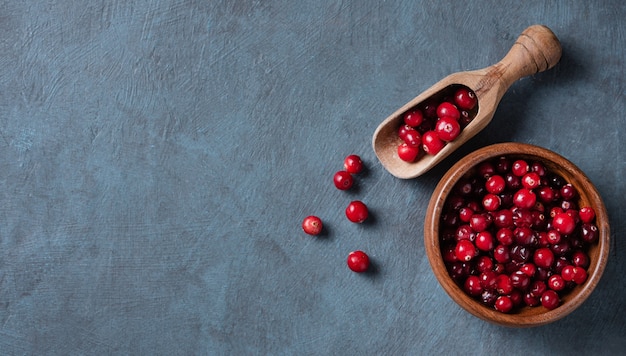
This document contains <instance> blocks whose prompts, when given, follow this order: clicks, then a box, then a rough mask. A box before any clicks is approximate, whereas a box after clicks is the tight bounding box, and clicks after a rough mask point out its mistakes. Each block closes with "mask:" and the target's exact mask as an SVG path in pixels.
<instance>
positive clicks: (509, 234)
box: [496, 227, 515, 246]
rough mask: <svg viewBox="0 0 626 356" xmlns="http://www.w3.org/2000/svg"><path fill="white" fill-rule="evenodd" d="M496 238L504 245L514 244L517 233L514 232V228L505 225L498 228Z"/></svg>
mask: <svg viewBox="0 0 626 356" xmlns="http://www.w3.org/2000/svg"><path fill="white" fill-rule="evenodd" d="M496 239H497V240H498V242H499V243H500V244H502V245H504V246H510V245H512V244H513V241H514V239H515V235H514V234H513V230H511V229H509V228H506V227H503V228H501V229H500V230H498V232H497V234H496Z"/></svg>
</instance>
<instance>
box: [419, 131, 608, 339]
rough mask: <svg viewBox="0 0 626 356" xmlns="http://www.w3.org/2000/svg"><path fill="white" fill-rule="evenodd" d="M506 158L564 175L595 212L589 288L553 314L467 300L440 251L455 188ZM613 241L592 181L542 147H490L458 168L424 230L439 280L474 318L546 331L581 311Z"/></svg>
mask: <svg viewBox="0 0 626 356" xmlns="http://www.w3.org/2000/svg"><path fill="white" fill-rule="evenodd" d="M500 156H508V157H512V158H522V159H527V160H529V161H540V162H543V163H544V164H545V166H546V168H547V169H548V170H549V171H551V172H554V173H557V174H559V175H561V177H562V178H564V179H565V180H566V181H567V182H569V183H571V184H572V185H574V186H575V187H576V188H577V190H578V193H579V196H580V197H579V206H581V207H582V206H591V207H593V208H594V209H595V212H596V225H597V226H598V233H599V234H598V236H599V239H598V242H597V243H595V244H593V245H591V246H590V248H589V250H588V251H587V252H588V254H589V257H590V265H589V268H588V269H587V273H588V278H587V280H586V282H585V283H583V284H581V285H578V286H576V287H574V289H572V290H571V291H570V292H568V293H567V294H566V295H564V296H562V298H561V305H560V306H559V307H557V308H555V309H553V310H548V309H546V308H544V307H543V306H537V307H527V306H525V307H523V308H521V309H520V310H518V311H514V312H512V313H510V314H504V313H501V312H499V311H496V310H495V309H492V308H490V307H488V306H485V305H484V304H482V303H481V302H479V301H477V300H475V299H473V298H472V297H470V296H469V295H468V294H466V293H465V291H464V290H463V289H462V288H461V287H460V286H459V285H457V283H455V281H454V280H453V279H452V278H451V277H450V276H449V274H448V271H447V270H446V266H445V264H444V261H443V258H442V253H441V249H440V217H441V214H442V210H443V206H444V203H445V201H446V199H447V197H448V195H449V193H450V192H451V190H452V189H453V187H454V185H455V184H456V183H457V182H458V181H459V180H460V179H461V178H462V177H464V176H466V175H467V174H469V173H470V172H471V170H472V169H473V168H474V167H476V166H477V165H478V164H479V163H481V162H483V161H486V160H489V159H492V158H497V157H500ZM609 237H610V231H609V219H608V215H607V212H606V208H605V206H604V204H603V202H602V199H601V198H600V195H599V194H598V191H597V190H596V188H595V187H594V186H593V184H592V183H591V181H590V180H589V178H587V176H586V175H585V174H584V173H583V172H582V171H581V170H580V169H579V168H578V167H576V166H575V165H574V164H573V163H572V162H570V161H568V160H567V159H565V158H563V157H562V156H560V155H558V154H556V153H554V152H552V151H550V150H547V149H544V148H541V147H537V146H533V145H529V144H522V143H501V144H495V145H491V146H488V147H484V148H482V149H479V150H477V151H475V152H473V153H471V154H469V155H467V156H466V157H465V158H463V159H461V160H460V161H459V162H458V163H456V164H455V165H454V166H453V167H452V168H450V170H449V171H448V172H447V173H446V174H445V175H444V176H443V178H442V179H441V181H440V182H439V184H438V185H437V187H436V188H435V191H434V192H433V195H432V197H431V199H430V203H429V205H428V210H427V214H426V221H425V224H424V243H425V247H426V254H427V256H428V259H429V261H430V265H431V267H432V269H433V272H434V274H435V276H436V277H437V279H438V280H439V283H440V284H441V286H442V287H443V289H444V290H445V291H446V293H448V295H449V296H450V297H451V298H452V299H453V300H454V301H455V302H456V303H458V304H459V305H460V306H461V307H462V308H463V309H465V310H466V311H468V312H469V313H471V314H473V315H474V316H476V317H478V318H481V319H483V320H486V321H489V322H492V323H495V324H498V325H503V326H509V327H532V326H539V325H545V324H548V323H551V322H554V321H556V320H559V319H561V318H563V317H565V316H566V315H568V314H570V313H571V312H572V311H574V310H575V309H576V308H578V307H579V306H580V305H581V304H582V303H583V302H584V301H585V300H586V299H587V298H588V297H589V295H590V294H591V292H592V291H593V290H594V288H595V287H596V285H597V284H598V281H599V280H600V278H601V276H602V273H603V272H604V268H605V266H606V263H607V259H608V254H609V244H610V242H609Z"/></svg>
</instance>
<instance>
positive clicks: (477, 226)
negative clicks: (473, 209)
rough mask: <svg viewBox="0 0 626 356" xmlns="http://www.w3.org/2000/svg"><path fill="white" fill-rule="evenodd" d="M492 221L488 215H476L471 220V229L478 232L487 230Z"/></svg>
mask: <svg viewBox="0 0 626 356" xmlns="http://www.w3.org/2000/svg"><path fill="white" fill-rule="evenodd" d="M491 223H492V220H491V218H490V215H488V214H474V215H472V217H471V218H470V227H471V228H472V230H474V231H476V232H481V231H484V230H487V228H488V227H489V226H490V225H491Z"/></svg>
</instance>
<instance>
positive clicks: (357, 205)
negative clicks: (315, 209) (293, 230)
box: [302, 154, 370, 273]
mask: <svg viewBox="0 0 626 356" xmlns="http://www.w3.org/2000/svg"><path fill="white" fill-rule="evenodd" d="M343 168H344V169H343V170H340V171H338V172H336V173H335V175H334V176H333V183H334V184H335V187H336V188H337V189H339V190H348V189H350V188H352V186H353V184H354V177H353V175H354V174H358V173H361V171H362V170H363V161H362V160H361V157H359V156H358V155H354V154H352V155H349V156H347V157H346V158H345V159H344V161H343ZM345 213H346V217H347V218H348V220H350V221H351V222H353V223H362V222H364V221H365V220H367V218H368V216H369V210H368V209H367V205H365V203H363V202H362V201H360V200H353V201H351V202H350V203H349V204H348V206H347V207H346V211H345ZM302 229H303V230H304V232H305V233H307V234H309V235H319V234H321V233H322V231H323V223H322V219H320V218H319V217H317V216H315V215H310V216H307V217H306V218H304V220H303V221H302ZM346 262H347V265H348V268H350V269H351V270H352V271H354V272H359V273H360V272H365V271H367V270H368V268H369V265H370V260H369V256H368V255H367V254H366V253H365V252H363V251H360V250H356V251H352V252H350V253H349V254H348V258H347V261H346Z"/></svg>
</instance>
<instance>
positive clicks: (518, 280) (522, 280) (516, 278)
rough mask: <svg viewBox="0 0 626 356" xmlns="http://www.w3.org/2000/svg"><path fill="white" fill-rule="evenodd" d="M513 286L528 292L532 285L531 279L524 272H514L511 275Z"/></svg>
mask: <svg viewBox="0 0 626 356" xmlns="http://www.w3.org/2000/svg"><path fill="white" fill-rule="evenodd" d="M511 284H512V285H513V287H514V288H517V289H519V290H526V289H527V288H528V286H529V285H530V277H529V276H527V275H526V274H525V273H524V272H522V271H517V272H513V274H512V275H511Z"/></svg>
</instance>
